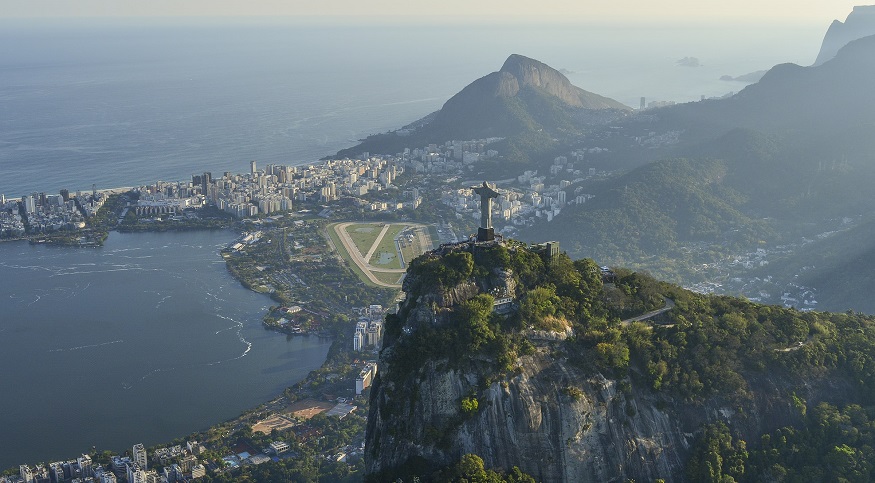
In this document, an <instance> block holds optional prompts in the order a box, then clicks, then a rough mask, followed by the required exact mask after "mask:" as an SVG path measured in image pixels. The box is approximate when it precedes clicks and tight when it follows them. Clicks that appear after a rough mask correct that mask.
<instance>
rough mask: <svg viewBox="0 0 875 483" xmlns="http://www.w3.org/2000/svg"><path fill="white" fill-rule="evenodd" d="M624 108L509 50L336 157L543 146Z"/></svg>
mask: <svg viewBox="0 0 875 483" xmlns="http://www.w3.org/2000/svg"><path fill="white" fill-rule="evenodd" d="M627 111H631V109H630V108H629V107H628V106H626V105H624V104H623V103H621V102H618V101H615V100H614V99H610V98H608V97H604V96H600V95H598V94H594V93H592V92H588V91H585V90H583V89H581V88H579V87H576V86H574V85H573V84H571V81H569V80H568V78H567V77H565V76H564V75H563V74H562V73H561V72H559V71H558V70H556V69H554V68H552V67H550V66H549V65H547V64H545V63H543V62H539V61H537V60H535V59H530V58H528V57H525V56H522V55H519V54H513V55H511V56H510V57H508V58H507V60H506V61H505V62H504V65H503V66H502V67H501V70H499V71H497V72H492V73H491V74H487V75H485V76H483V77H481V78H479V79H477V80H475V81H474V82H472V83H470V84H468V85H467V86H466V87H465V88H464V89H462V90H461V91H460V92H459V93H457V94H456V95H454V96H453V97H451V98H450V99H449V100H447V102H446V103H444V105H443V107H442V108H441V109H440V110H439V111H437V112H434V113H432V114H429V115H428V116H426V117H425V118H423V119H421V120H420V121H417V122H415V123H413V124H411V125H410V126H408V127H407V128H405V129H404V130H402V131H401V132H398V133H387V134H378V135H374V136H370V137H369V138H367V139H365V140H364V142H362V143H361V144H360V145H358V146H356V147H354V148H350V149H346V150H343V151H341V152H340V153H338V155H340V156H355V155H357V154H359V153H361V152H363V151H369V152H379V153H392V152H397V151H400V150H401V149H403V148H404V147H408V146H417V145H425V144H429V143H434V142H442V141H446V140H447V139H478V138H487V137H504V138H517V139H519V138H526V139H527V141H525V142H527V143H528V144H529V145H531V144H533V143H534V144H548V143H549V142H550V140H552V139H556V138H562V137H563V136H564V135H566V134H567V133H570V132H572V131H575V130H577V129H579V128H580V124H581V119H583V118H586V117H592V116H593V115H594V114H595V113H599V114H600V115H601V114H607V115H617V116H623V115H624V114H625V112H627ZM402 133H403V134H402ZM533 140H535V141H533Z"/></svg>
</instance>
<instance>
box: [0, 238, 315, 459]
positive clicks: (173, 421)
mask: <svg viewBox="0 0 875 483" xmlns="http://www.w3.org/2000/svg"><path fill="white" fill-rule="evenodd" d="M233 239H234V234H233V233H231V232H229V231H203V232H182V233H141V234H121V233H112V234H111V236H110V237H109V239H107V241H106V245H105V246H104V247H103V248H99V249H67V248H59V247H47V246H44V245H42V246H41V245H37V246H34V245H29V244H27V243H25V242H9V243H0V280H2V281H3V283H2V287H3V288H2V291H0V307H2V308H0V354H2V355H3V370H2V372H0V394H2V397H0V428H2V431H0V468H4V469H5V468H8V467H12V466H17V465H19V464H22V463H30V464H33V463H36V462H38V461H49V460H50V461H54V460H56V459H61V458H64V459H67V458H73V457H76V456H78V455H79V454H81V453H82V452H86V451H90V450H91V448H92V446H96V447H97V448H98V449H111V450H114V451H123V450H124V449H125V448H130V447H131V446H132V445H133V444H135V443H138V442H142V443H145V444H146V445H147V446H148V445H152V444H158V443H161V442H165V441H170V440H171V439H173V438H177V437H182V436H185V435H187V434H189V433H191V432H194V431H197V430H201V429H206V428H208V427H209V426H211V425H213V424H215V423H218V422H220V421H224V420H227V419H230V418H233V417H235V416H237V415H238V414H240V413H241V412H242V411H244V410H246V409H248V408H251V407H254V406H257V405H258V404H260V403H262V402H266V401H268V400H269V399H271V398H272V397H274V396H276V395H278V394H280V393H281V392H282V390H283V389H285V388H286V387H287V386H290V385H292V384H294V383H295V382H297V381H299V380H301V379H302V378H303V377H304V376H306V374H307V373H308V372H310V371H311V370H313V369H316V368H318V367H319V366H320V365H321V364H322V362H323V361H324V360H325V355H326V354H327V351H328V347H329V346H330V341H328V340H325V339H320V338H317V337H293V338H287V337H286V336H285V335H282V334H277V333H275V332H271V331H267V330H264V328H263V327H262V326H261V323H260V322H261V315H262V314H263V313H264V311H265V310H266V308H267V306H268V305H270V304H271V300H270V298H269V297H267V296H265V295H262V294H257V293H255V292H252V291H249V290H246V289H244V288H243V287H242V286H241V285H240V284H239V283H238V282H237V281H236V280H234V279H233V278H232V277H231V276H230V275H229V274H228V272H227V270H226V269H225V263H224V261H223V260H222V258H221V257H220V256H219V254H218V249H219V248H221V247H223V246H225V245H226V244H227V243H228V242H230V241H231V240H233Z"/></svg>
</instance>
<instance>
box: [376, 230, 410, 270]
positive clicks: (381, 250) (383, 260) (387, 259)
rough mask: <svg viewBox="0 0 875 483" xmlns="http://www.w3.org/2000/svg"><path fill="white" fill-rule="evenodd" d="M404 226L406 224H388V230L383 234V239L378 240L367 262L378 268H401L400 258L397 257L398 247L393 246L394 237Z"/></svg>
mask: <svg viewBox="0 0 875 483" xmlns="http://www.w3.org/2000/svg"><path fill="white" fill-rule="evenodd" d="M405 228H407V225H390V226H389V230H388V231H387V232H386V235H385V236H383V239H382V240H380V245H379V246H377V249H376V250H374V254H373V256H371V259H370V260H368V263H369V264H371V265H373V266H375V267H380V268H402V267H401V260H400V259H399V257H398V249H397V248H396V246H395V237H397V236H398V234H399V233H401V232H402V231H404V229H405ZM366 253H367V252H366Z"/></svg>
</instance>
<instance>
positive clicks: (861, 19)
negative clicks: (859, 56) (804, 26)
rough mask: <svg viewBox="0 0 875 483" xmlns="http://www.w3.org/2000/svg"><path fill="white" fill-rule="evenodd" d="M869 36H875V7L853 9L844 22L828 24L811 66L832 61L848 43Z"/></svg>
mask: <svg viewBox="0 0 875 483" xmlns="http://www.w3.org/2000/svg"><path fill="white" fill-rule="evenodd" d="M870 35H875V5H859V6H856V7H854V9H853V10H852V11H851V13H850V14H848V17H847V19H845V21H844V22H842V21H841V20H833V22H832V23H831V24H830V26H829V28H828V29H827V31H826V34H825V35H824V37H823V42H822V43H821V46H820V52H818V54H817V59H815V61H814V64H813V65H820V64H823V63H824V62H826V61H828V60H830V59H832V58H833V57H835V55H836V54H837V53H838V51H839V50H840V49H841V48H842V47H843V46H845V45H847V44H848V42H851V41H853V40H856V39H859V38H862V37H868V36H870Z"/></svg>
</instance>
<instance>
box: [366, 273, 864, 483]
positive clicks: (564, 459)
mask: <svg viewBox="0 0 875 483" xmlns="http://www.w3.org/2000/svg"><path fill="white" fill-rule="evenodd" d="M508 280H512V278H511V277H509V276H508V274H507V273H506V272H501V271H495V272H494V273H493V274H491V276H490V277H489V281H488V282H484V283H472V282H465V283H462V284H460V285H459V286H457V287H455V288H453V289H451V290H444V291H441V292H439V293H426V294H420V295H418V296H417V297H416V298H415V299H412V298H411V299H409V300H408V301H407V303H406V305H405V308H404V309H403V310H402V311H401V314H402V316H403V318H402V319H401V323H402V330H400V331H399V333H400V335H399V337H398V338H397V339H394V340H390V341H388V342H387V347H386V348H385V349H384V350H383V352H382V353H381V357H380V367H379V375H378V377H377V380H376V381H375V384H374V386H373V388H372V392H371V412H370V414H369V418H368V428H367V436H366V449H365V461H366V466H367V472H368V474H369V475H370V477H371V479H372V480H374V481H390V480H394V479H395V478H396V477H398V476H409V475H411V474H418V475H426V474H428V473H429V472H430V471H432V470H433V469H434V468H437V467H441V466H446V465H451V464H453V463H455V462H457V461H458V460H459V459H460V458H461V457H462V456H463V455H465V454H468V453H475V454H477V455H479V456H480V457H482V458H483V460H484V462H485V464H486V466H488V467H492V468H502V469H510V468H511V467H513V466H518V467H519V468H520V469H522V470H523V471H524V472H526V473H528V474H530V475H532V476H534V477H535V478H536V479H537V480H538V481H550V482H605V481H627V480H629V479H634V480H636V481H654V480H655V479H657V478H662V479H664V480H665V481H669V482H671V481H684V473H683V469H684V465H685V463H686V460H687V458H688V457H689V454H690V450H691V445H692V444H693V442H694V441H695V438H696V435H697V434H698V432H699V431H700V428H701V427H702V425H703V424H705V423H711V422H717V421H723V422H725V423H727V425H729V426H730V428H732V430H733V432H735V433H736V434H740V435H741V436H743V437H744V438H745V439H746V440H747V441H757V440H758V439H759V437H760V435H761V434H763V433H765V432H769V431H773V430H774V429H776V428H779V427H782V426H786V425H792V424H796V423H798V422H799V420H800V417H801V416H800V414H799V412H798V410H796V409H794V407H793V406H792V405H791V404H789V403H787V400H788V398H787V395H788V394H789V393H791V392H793V391H799V388H800V387H805V388H807V391H808V394H800V397H803V398H812V399H817V400H829V399H831V398H835V397H845V396H847V394H846V393H847V390H848V389H847V387H846V386H842V385H841V383H839V382H836V381H834V380H831V379H830V377H829V375H828V374H827V375H823V377H822V378H821V379H817V380H806V381H801V380H794V378H792V377H787V376H786V375H782V374H765V373H762V374H758V375H754V376H752V377H751V378H749V379H748V381H747V383H748V385H749V387H750V388H751V394H745V395H732V396H728V397H716V396H715V397H712V398H711V399H708V400H705V401H700V402H696V403H693V402H689V401H683V400H681V399H679V398H676V397H673V396H671V395H669V394H665V393H657V392H655V391H653V390H652V389H651V388H650V387H649V386H648V384H647V383H646V382H645V379H646V378H644V377H643V376H642V372H643V371H644V370H643V369H641V368H635V367H634V366H633V367H632V368H631V371H630V373H631V375H630V377H627V378H621V379H617V378H612V377H609V376H606V375H604V374H601V373H599V372H597V371H594V370H593V369H592V368H591V367H588V366H586V365H584V364H581V363H580V362H579V357H576V356H577V354H574V353H571V352H570V349H569V347H570V346H569V345H568V344H567V343H566V342H565V341H564V339H565V336H566V335H567V334H564V333H557V334H555V336H554V337H550V336H545V335H544V334H543V333H540V332H534V331H528V332H524V334H525V336H526V337H528V340H529V341H530V343H531V344H532V345H533V346H534V351H532V353H529V354H527V355H524V356H522V357H519V358H518V360H517V364H518V369H517V370H516V371H515V372H513V373H510V374H502V373H498V372H496V371H494V366H491V365H490V363H489V362H490V361H488V360H487V359H488V358H486V357H483V356H476V357H475V361H474V363H473V364H469V365H466V366H462V367H465V368H460V366H459V365H457V364H455V363H454V362H455V361H451V360H449V359H447V358H439V357H438V358H432V359H429V360H428V361H427V362H425V363H424V364H422V365H421V366H420V367H407V366H402V367H399V366H397V365H393V364H392V363H391V360H392V353H393V351H394V350H395V349H396V347H397V346H396V344H403V342H404V338H405V337H408V336H409V334H411V333H414V332H416V331H418V330H422V328H423V327H425V326H426V325H428V324H442V323H451V322H449V320H451V319H449V318H447V317H444V316H443V315H442V314H446V312H447V311H448V310H451V308H452V305H454V304H458V303H461V302H463V301H465V300H467V299H470V298H472V297H474V296H476V295H477V293H482V292H488V291H491V290H494V289H496V288H499V289H503V290H507V291H508V293H514V290H515V288H516V287H508V286H506V285H505V286H503V287H502V284H503V283H507V281H508ZM463 399H476V400H477V403H478V408H477V409H476V410H474V411H471V410H468V411H466V410H464V409H463V407H462V401H463Z"/></svg>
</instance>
